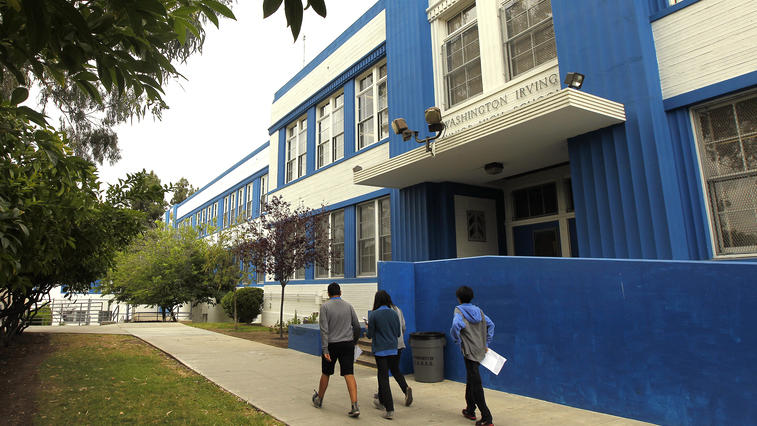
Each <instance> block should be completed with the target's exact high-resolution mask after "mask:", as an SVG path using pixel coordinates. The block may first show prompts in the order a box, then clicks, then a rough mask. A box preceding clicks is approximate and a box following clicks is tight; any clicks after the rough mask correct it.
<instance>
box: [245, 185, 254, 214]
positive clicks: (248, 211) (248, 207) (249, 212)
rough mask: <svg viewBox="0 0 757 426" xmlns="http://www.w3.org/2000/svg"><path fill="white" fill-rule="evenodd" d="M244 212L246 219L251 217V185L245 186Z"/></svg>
mask: <svg viewBox="0 0 757 426" xmlns="http://www.w3.org/2000/svg"><path fill="white" fill-rule="evenodd" d="M245 211H246V212H247V214H246V217H248V218H249V217H252V183H248V184H247V207H245Z"/></svg>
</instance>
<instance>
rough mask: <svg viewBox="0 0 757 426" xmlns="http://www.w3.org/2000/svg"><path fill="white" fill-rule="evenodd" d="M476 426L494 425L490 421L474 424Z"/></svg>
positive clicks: (480, 421)
mask: <svg viewBox="0 0 757 426" xmlns="http://www.w3.org/2000/svg"><path fill="white" fill-rule="evenodd" d="M476 426H494V423H492V422H491V420H489V421H486V420H479V421H477V422H476Z"/></svg>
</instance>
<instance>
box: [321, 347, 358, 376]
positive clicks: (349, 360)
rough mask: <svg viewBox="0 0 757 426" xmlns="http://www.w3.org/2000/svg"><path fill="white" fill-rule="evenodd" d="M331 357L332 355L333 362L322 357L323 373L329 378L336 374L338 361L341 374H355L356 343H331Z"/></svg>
mask: <svg viewBox="0 0 757 426" xmlns="http://www.w3.org/2000/svg"><path fill="white" fill-rule="evenodd" d="M329 355H331V362H329V361H327V360H326V357H325V356H323V355H321V372H322V373H323V374H325V375H327V376H330V375H332V374H334V366H335V365H336V361H337V360H339V374H340V375H342V376H346V375H348V374H355V369H354V363H355V343H354V342H352V341H350V342H336V343H329Z"/></svg>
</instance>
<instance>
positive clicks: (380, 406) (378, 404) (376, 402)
mask: <svg viewBox="0 0 757 426" xmlns="http://www.w3.org/2000/svg"><path fill="white" fill-rule="evenodd" d="M373 406H374V407H375V408H376V409H377V410H383V409H384V404H382V403H381V401H379V399H378V398H373Z"/></svg>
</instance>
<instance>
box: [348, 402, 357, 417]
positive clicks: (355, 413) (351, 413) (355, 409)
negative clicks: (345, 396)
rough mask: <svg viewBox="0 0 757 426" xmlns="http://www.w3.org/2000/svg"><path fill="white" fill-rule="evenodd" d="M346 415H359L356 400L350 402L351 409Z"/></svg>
mask: <svg viewBox="0 0 757 426" xmlns="http://www.w3.org/2000/svg"><path fill="white" fill-rule="evenodd" d="M347 415H348V416H350V417H357V416H359V415H360V407H359V406H358V405H357V402H353V403H352V409H351V410H350V412H349V413H347Z"/></svg>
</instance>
